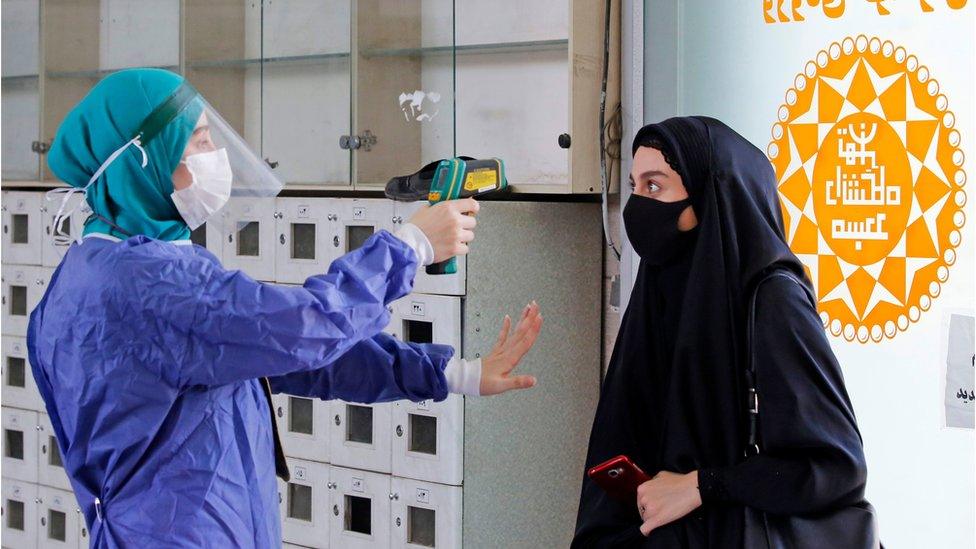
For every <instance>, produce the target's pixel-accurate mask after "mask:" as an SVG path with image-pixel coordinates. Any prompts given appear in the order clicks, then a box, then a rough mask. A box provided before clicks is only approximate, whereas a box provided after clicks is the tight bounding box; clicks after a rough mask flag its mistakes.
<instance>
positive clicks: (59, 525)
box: [37, 486, 84, 549]
mask: <svg viewBox="0 0 976 549" xmlns="http://www.w3.org/2000/svg"><path fill="white" fill-rule="evenodd" d="M37 500H38V509H37V514H38V517H37V527H38V530H37V537H38V547H44V548H45V549H47V548H51V549H54V548H57V547H65V548H67V547H70V548H71V549H76V548H77V547H79V546H80V544H81V540H80V538H81V524H79V523H80V522H84V520H83V519H82V517H81V513H79V512H78V504H77V503H76V501H75V495H74V494H73V493H71V492H67V491H65V490H58V489H56V488H49V487H47V486H40V487H38V490H37Z"/></svg>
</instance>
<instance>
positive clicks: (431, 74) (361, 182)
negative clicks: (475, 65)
mask: <svg viewBox="0 0 976 549" xmlns="http://www.w3.org/2000/svg"><path fill="white" fill-rule="evenodd" d="M355 5H356V10H355V11H356V15H355V22H356V26H355V28H356V37H355V38H356V67H355V76H354V78H353V98H354V100H353V132H354V134H355V135H354V136H353V143H352V148H353V149H354V151H355V152H354V155H353V158H354V174H355V182H356V186H357V188H382V187H383V186H384V185H386V182H387V181H389V179H390V178H392V177H394V176H398V175H404V174H409V173H413V172H416V171H417V170H419V169H420V168H421V167H422V166H423V165H424V164H427V163H428V162H431V161H433V160H437V159H440V158H447V157H451V156H454V2H453V0H429V1H420V0H401V1H397V2H389V1H385V0H359V1H356V2H355Z"/></svg>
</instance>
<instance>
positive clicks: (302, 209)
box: [298, 206, 309, 219]
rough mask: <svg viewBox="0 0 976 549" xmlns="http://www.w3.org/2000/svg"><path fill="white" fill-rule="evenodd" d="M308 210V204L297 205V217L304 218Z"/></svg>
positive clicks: (306, 216)
mask: <svg viewBox="0 0 976 549" xmlns="http://www.w3.org/2000/svg"><path fill="white" fill-rule="evenodd" d="M308 211H309V207H308V206H299V207H298V217H299V219H306V218H308Z"/></svg>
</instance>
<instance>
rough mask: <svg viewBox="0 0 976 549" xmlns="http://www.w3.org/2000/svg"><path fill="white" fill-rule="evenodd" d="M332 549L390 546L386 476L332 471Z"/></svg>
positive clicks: (388, 499) (390, 497)
mask: <svg viewBox="0 0 976 549" xmlns="http://www.w3.org/2000/svg"><path fill="white" fill-rule="evenodd" d="M332 486H333V488H332V490H330V491H329V493H330V496H331V504H332V513H331V521H332V524H331V526H330V531H331V541H332V547H342V548H344V549H357V548H366V547H369V548H373V547H389V546H390V500H391V499H392V496H391V494H390V477H389V476H387V475H383V474H378V473H368V472H365V471H359V470H355V469H346V468H343V467H333V468H332Z"/></svg>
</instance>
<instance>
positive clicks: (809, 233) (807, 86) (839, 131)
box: [766, 35, 966, 343]
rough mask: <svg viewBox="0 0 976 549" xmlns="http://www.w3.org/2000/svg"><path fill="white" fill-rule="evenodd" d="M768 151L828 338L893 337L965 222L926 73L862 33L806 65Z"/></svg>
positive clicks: (951, 257) (957, 161) (939, 101)
mask: <svg viewBox="0 0 976 549" xmlns="http://www.w3.org/2000/svg"><path fill="white" fill-rule="evenodd" d="M777 118H778V120H777V122H776V123H775V124H773V127H772V132H771V133H772V140H771V141H770V143H769V146H768V147H767V150H766V152H767V155H768V157H769V159H770V161H771V162H772V164H773V166H774V168H775V170H776V177H777V181H778V188H779V194H780V199H781V203H782V209H783V218H784V223H785V227H784V228H785V232H786V237H787V241H788V242H789V244H790V247H791V248H792V249H793V251H794V252H795V253H796V254H797V256H798V257H799V258H800V260H801V261H802V262H803V264H804V266H805V267H806V269H807V274H808V276H809V277H810V279H811V281H812V282H813V285H814V288H815V289H816V292H817V299H818V309H819V311H820V318H821V320H822V321H823V324H824V328H826V329H827V330H828V331H829V332H830V333H831V334H832V335H834V336H836V337H843V338H844V339H846V340H848V341H857V342H860V343H869V342H879V341H882V340H884V339H885V338H893V337H895V336H896V335H897V334H898V333H900V332H903V331H905V330H907V329H908V328H909V327H910V326H911V325H912V324H913V323H915V322H917V321H918V320H919V319H920V318H921V316H922V314H923V313H924V312H925V311H927V310H928V309H929V308H930V307H931V304H932V300H933V299H935V298H936V297H938V295H939V293H940V292H941V288H942V285H943V284H945V282H946V281H947V280H948V277H949V271H950V269H951V267H952V265H953V264H954V263H955V260H956V248H957V247H958V246H959V245H960V243H961V240H962V232H961V228H962V227H963V225H964V224H965V222H966V216H965V213H964V212H963V207H964V206H965V204H966V192H965V190H964V187H965V184H966V173H965V171H964V170H963V164H964V162H965V156H964V154H963V151H962V150H961V149H960V143H961V136H960V134H959V131H958V130H956V129H955V128H954V126H955V116H954V115H953V113H952V112H951V111H949V110H948V99H947V98H946V96H945V95H944V94H942V93H940V90H939V84H938V82H937V81H935V80H934V79H932V78H931V75H930V74H929V72H928V69H927V68H926V67H924V66H922V65H921V64H920V63H919V61H918V59H917V58H915V56H913V55H908V53H907V52H906V51H905V49H904V48H902V47H895V46H894V45H893V44H892V43H891V42H889V41H884V42H882V40H881V39H879V38H876V37H875V38H868V37H866V36H864V35H860V36H857V37H847V38H845V39H844V40H842V41H841V42H839V43H837V42H835V43H833V44H831V45H830V46H829V47H828V48H827V49H825V50H823V51H820V52H819V53H818V54H817V55H816V56H815V58H814V59H813V60H811V61H810V62H808V63H807V64H806V66H805V67H804V71H803V72H802V73H800V74H798V75H797V76H796V79H795V80H794V86H793V87H792V88H790V89H789V90H788V91H787V93H786V98H785V102H784V104H783V105H781V106H780V108H779V111H778V113H777Z"/></svg>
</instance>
